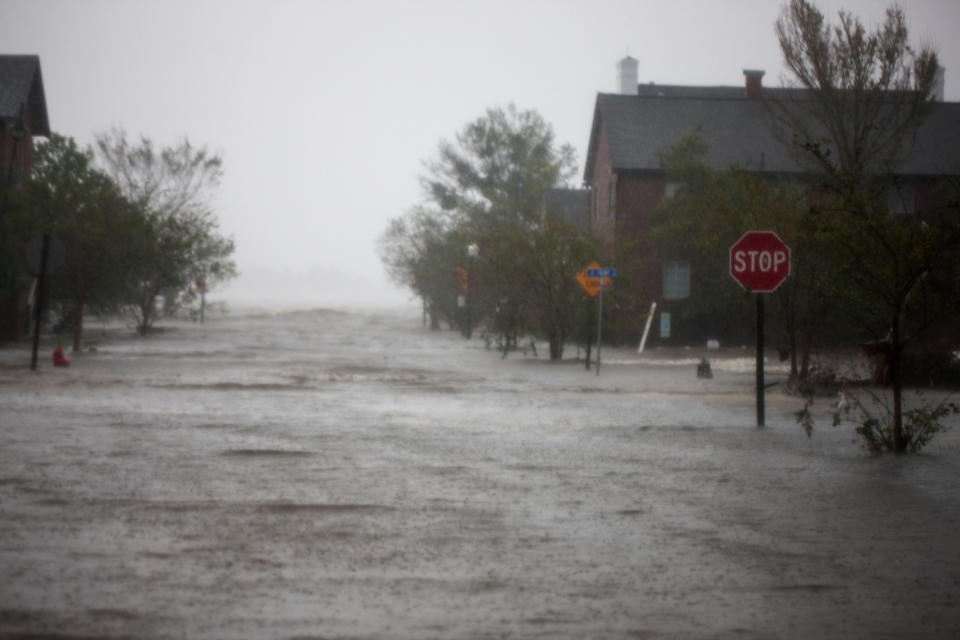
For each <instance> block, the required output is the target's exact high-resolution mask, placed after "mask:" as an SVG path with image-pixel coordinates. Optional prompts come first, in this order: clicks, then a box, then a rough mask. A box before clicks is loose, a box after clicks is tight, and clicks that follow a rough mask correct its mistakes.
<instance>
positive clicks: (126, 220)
mask: <svg viewBox="0 0 960 640" xmlns="http://www.w3.org/2000/svg"><path fill="white" fill-rule="evenodd" d="M26 193H27V201H28V203H29V209H30V211H31V212H32V214H31V218H32V220H33V222H34V224H35V225H36V233H38V234H39V233H53V234H54V235H55V236H56V237H57V238H58V239H59V240H60V242H61V243H62V245H63V247H64V265H63V266H62V267H61V268H60V269H59V270H58V271H57V272H56V273H55V274H53V278H51V284H52V285H53V287H52V291H53V293H54V295H57V294H59V295H62V296H65V297H67V298H68V299H70V300H71V301H72V303H73V308H72V309H71V314H72V315H71V320H72V323H73V326H72V327H71V328H72V330H73V349H74V351H76V350H78V349H79V348H80V341H81V338H82V334H83V315H84V312H85V310H86V309H87V307H88V306H93V307H94V308H98V309H101V310H106V309H110V308H112V307H115V306H116V305H117V304H118V303H120V302H121V301H122V295H123V285H124V282H125V277H126V274H127V273H128V270H129V269H130V268H131V266H132V265H134V264H135V263H136V262H137V260H138V259H139V256H138V254H137V252H136V245H137V242H138V241H139V239H140V238H141V237H142V234H143V232H144V228H143V219H142V217H141V216H140V215H139V213H138V212H137V211H136V210H135V208H134V207H133V206H132V205H131V203H130V202H129V201H128V200H127V199H126V198H124V197H123V196H122V195H121V193H120V191H119V189H118V188H117V186H116V184H115V183H114V182H113V181H112V180H111V179H110V178H109V176H107V175H106V174H105V173H103V172H102V171H99V170H97V169H96V168H94V166H93V152H92V151H91V150H90V149H80V148H79V147H78V146H77V144H76V142H75V141H74V140H73V138H67V137H64V136H61V135H58V134H56V133H54V134H52V135H51V136H50V138H49V140H47V141H45V142H43V143H41V144H40V145H38V146H37V150H36V155H35V158H34V167H33V175H32V177H31V180H30V184H29V188H28V189H27V191H26Z"/></svg>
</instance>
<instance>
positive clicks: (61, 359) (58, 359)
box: [53, 347, 70, 367]
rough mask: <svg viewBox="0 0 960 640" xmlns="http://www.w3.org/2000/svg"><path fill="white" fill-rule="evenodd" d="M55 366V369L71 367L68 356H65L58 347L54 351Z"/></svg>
mask: <svg viewBox="0 0 960 640" xmlns="http://www.w3.org/2000/svg"><path fill="white" fill-rule="evenodd" d="M53 366H55V367H69V366H70V361H69V360H67V358H66V356H64V355H63V349H61V348H60V347H57V348H56V349H54V350H53Z"/></svg>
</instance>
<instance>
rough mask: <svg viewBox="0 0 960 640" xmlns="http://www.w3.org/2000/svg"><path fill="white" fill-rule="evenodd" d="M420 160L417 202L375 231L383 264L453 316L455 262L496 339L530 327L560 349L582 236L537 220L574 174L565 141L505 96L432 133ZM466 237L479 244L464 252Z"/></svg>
mask: <svg viewBox="0 0 960 640" xmlns="http://www.w3.org/2000/svg"><path fill="white" fill-rule="evenodd" d="M426 169H427V170H426V173H425V175H424V176H423V177H422V179H421V183H422V185H423V189H424V198H425V202H424V203H423V205H422V206H420V207H417V208H415V209H413V210H412V211H411V212H409V213H408V214H407V216H405V217H404V218H401V219H397V220H394V221H392V222H391V223H390V226H389V227H388V229H387V231H386V232H385V234H384V236H383V237H382V239H381V256H382V258H383V260H384V263H385V264H386V266H387V269H388V271H389V272H390V273H391V274H392V276H393V277H394V279H395V280H397V281H399V282H406V283H408V284H409V285H410V286H411V287H412V288H413V289H414V290H415V291H416V292H417V293H419V294H420V295H422V296H423V297H424V300H425V301H426V303H427V305H428V307H429V308H430V309H431V310H435V311H436V312H437V313H438V314H439V315H443V316H445V317H447V318H448V319H449V320H450V321H451V322H452V323H453V324H456V325H462V324H463V323H464V322H465V320H466V318H465V317H464V314H463V313H462V312H459V311H457V310H456V307H455V306H453V305H455V304H456V300H457V295H458V293H460V291H461V289H460V283H459V280H458V277H457V268H458V267H459V268H461V269H466V270H467V272H468V273H469V276H468V277H469V296H470V297H469V300H470V311H471V313H472V315H473V317H474V318H481V317H482V318H484V319H486V324H487V327H488V329H490V330H492V331H493V332H494V333H495V334H496V335H497V336H498V339H499V340H500V341H501V343H502V344H503V345H504V347H505V348H509V347H510V346H512V345H515V344H516V341H517V338H518V336H519V335H521V334H522V333H525V332H528V331H533V332H537V333H538V334H540V335H543V336H545V337H546V338H547V339H548V340H549V341H550V344H551V347H550V352H551V357H553V358H559V357H561V355H562V345H563V341H564V339H565V338H566V337H567V336H568V335H569V332H570V327H571V326H572V324H571V323H572V321H571V317H572V314H573V310H572V305H569V304H567V303H568V302H569V300H571V299H572V296H573V294H574V293H575V292H576V287H577V284H576V282H575V280H574V275H575V274H576V272H577V271H578V270H579V269H580V268H582V264H579V262H577V263H576V264H574V261H575V260H576V261H580V260H581V259H582V258H581V257H580V256H582V255H587V253H586V252H585V251H584V247H587V246H589V242H590V241H589V240H588V239H587V238H584V237H583V236H581V235H580V234H578V233H577V232H576V231H575V230H573V229H570V228H566V227H565V226H563V225H561V224H558V223H553V222H550V221H548V220H545V219H544V217H543V196H544V193H545V191H546V190H547V189H549V188H551V187H556V186H561V185H563V184H564V182H565V181H567V180H568V179H570V178H571V177H572V176H573V175H574V172H575V170H576V167H575V163H574V152H573V149H572V147H570V146H569V145H562V146H560V147H558V146H557V145H556V143H555V142H554V135H553V130H552V128H551V127H550V126H549V125H548V124H547V123H546V122H545V121H544V120H543V118H542V117H541V116H540V115H539V114H537V113H536V112H534V111H519V110H517V109H516V107H514V106H513V105H510V106H508V107H507V108H505V109H504V108H495V109H489V110H488V111H487V112H486V114H485V115H484V116H483V117H481V118H478V119H477V120H474V121H473V122H471V123H469V124H467V125H466V126H465V127H464V129H463V130H462V131H461V132H460V133H459V134H458V135H457V136H456V138H455V141H454V142H449V141H441V143H440V145H439V148H438V153H437V157H436V158H434V159H433V160H431V161H430V162H428V163H427V164H426ZM470 244H475V245H477V247H478V248H479V254H478V255H477V256H476V257H475V258H469V257H468V256H467V252H466V249H467V246H468V245H470ZM432 315H433V314H432ZM434 317H435V316H434Z"/></svg>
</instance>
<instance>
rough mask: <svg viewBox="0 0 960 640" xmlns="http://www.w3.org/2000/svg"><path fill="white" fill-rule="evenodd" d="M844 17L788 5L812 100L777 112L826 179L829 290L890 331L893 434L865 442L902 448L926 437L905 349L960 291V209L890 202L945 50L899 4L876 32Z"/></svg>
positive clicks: (795, 56) (805, 159)
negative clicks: (910, 399) (959, 257)
mask: <svg viewBox="0 0 960 640" xmlns="http://www.w3.org/2000/svg"><path fill="white" fill-rule="evenodd" d="M839 19H840V22H839V25H837V26H830V25H829V24H827V22H826V21H825V20H824V17H823V15H822V14H821V13H820V11H819V10H817V9H816V7H815V6H813V5H812V4H811V3H809V2H807V1H806V0H791V2H790V3H789V4H788V5H786V6H785V7H784V9H783V12H782V14H781V17H780V19H779V20H778V21H777V24H776V32H777V37H778V39H779V43H780V49H781V51H782V53H783V56H784V61H785V63H786V65H787V68H788V69H789V71H790V74H791V78H792V85H793V86H794V87H796V88H798V89H801V90H803V92H804V96H805V97H804V99H802V100H792V101H788V100H784V101H781V102H774V103H772V107H773V113H774V115H775V116H776V121H777V124H778V126H779V128H780V130H781V131H782V132H783V134H784V138H785V140H787V141H788V142H789V143H790V144H792V146H793V149H794V150H795V152H796V155H797V158H798V159H799V161H800V162H801V163H803V165H804V166H806V167H807V168H808V169H809V170H810V171H811V172H814V173H815V174H816V175H819V177H820V184H819V185H818V188H819V190H820V193H819V197H818V200H817V202H816V203H815V205H814V207H813V209H812V211H811V215H810V217H809V223H810V224H811V225H812V227H813V229H812V233H814V234H815V235H816V237H817V238H818V242H819V243H821V245H822V246H823V247H825V248H826V251H825V252H824V255H825V256H829V257H832V258H833V259H834V260H833V264H832V265H831V266H830V269H829V272H830V273H831V278H830V279H829V280H824V281H823V282H822V283H820V284H821V286H822V287H823V289H824V290H825V291H828V292H830V293H831V295H833V296H834V297H836V298H837V299H840V300H843V301H845V302H844V304H843V309H844V310H845V311H847V312H849V313H850V314H852V315H854V316H855V317H857V319H858V320H859V321H860V322H861V325H862V326H863V327H864V329H865V330H866V331H868V332H869V333H870V334H871V335H872V336H873V337H874V338H875V339H876V338H881V337H883V336H887V348H888V358H887V359H888V363H889V374H890V375H889V378H890V385H891V390H892V391H891V393H892V409H891V424H890V427H889V432H890V433H889V438H887V436H886V435H885V434H881V433H880V432H879V431H878V432H876V433H872V434H870V435H868V436H865V437H867V438H868V440H869V439H870V438H871V437H875V438H878V439H880V440H884V441H888V442H889V447H890V448H891V449H892V450H894V451H896V452H903V451H906V450H907V449H908V448H912V447H914V445H915V444H916V443H917V441H916V439H915V435H916V433H917V432H915V431H910V432H907V431H905V430H904V423H903V406H902V386H903V383H902V378H901V369H902V362H903V350H904V347H905V346H906V345H907V344H908V343H909V342H910V341H911V339H912V338H913V337H914V336H915V335H916V333H915V331H916V330H917V329H920V328H921V326H922V325H923V324H926V322H927V321H928V320H929V319H930V316H929V312H930V311H931V310H932V309H933V308H934V307H933V306H931V305H927V304H921V303H923V302H924V301H931V300H936V301H937V306H940V308H941V310H945V308H947V307H951V306H954V305H950V304H944V303H945V302H946V301H949V300H954V301H955V300H956V299H957V297H958V296H957V292H956V284H957V283H956V279H955V278H954V279H951V278H944V277H942V276H943V274H948V273H955V265H956V258H955V256H956V253H957V251H958V250H960V229H958V216H957V215H956V213H957V212H956V211H955V210H954V211H951V212H950V214H951V215H944V214H945V211H944V210H942V209H941V210H927V211H917V212H916V214H915V215H913V216H912V217H910V218H905V217H904V216H902V215H894V214H893V213H892V212H891V210H890V207H889V204H888V203H889V198H888V189H890V188H891V185H893V186H894V187H895V186H896V185H897V177H896V173H897V170H898V168H899V167H900V166H901V162H902V160H903V159H904V157H905V154H906V153H907V152H908V151H909V148H910V144H912V141H913V136H912V133H913V132H914V131H916V129H917V128H918V127H919V126H920V124H921V123H922V121H923V119H924V117H925V116H926V114H927V113H928V112H929V109H930V102H931V99H932V95H933V90H934V87H935V83H936V75H937V70H938V64H937V55H936V52H935V51H933V50H932V49H930V48H921V49H915V48H913V47H912V46H911V45H910V44H909V42H908V31H907V26H906V19H905V17H904V14H903V12H902V11H901V10H900V9H899V8H896V7H893V8H890V9H888V10H887V11H886V16H885V20H884V22H883V23H882V24H881V25H880V26H878V27H877V28H876V29H875V30H874V31H868V30H867V29H866V28H865V27H864V26H863V25H862V24H861V22H860V21H859V19H857V18H855V17H854V16H852V15H851V14H849V13H845V12H841V13H840V14H839ZM955 197H956V196H955V194H954V196H953V199H954V202H955ZM954 208H955V206H954ZM825 272H826V271H825ZM935 286H936V287H947V288H948V289H952V291H949V290H941V291H934V290H933V288H934V287H935ZM952 313H956V311H955V310H954V311H952ZM954 317H955V316H954Z"/></svg>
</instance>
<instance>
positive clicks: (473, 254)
mask: <svg viewBox="0 0 960 640" xmlns="http://www.w3.org/2000/svg"><path fill="white" fill-rule="evenodd" d="M479 253H480V247H478V246H477V243H476V242H471V243H470V244H469V245H467V290H466V291H465V292H464V295H466V297H467V339H468V340H469V339H470V336H472V335H473V296H472V295H471V294H470V271H471V270H472V269H473V263H474V262H475V261H476V258H477V255H479Z"/></svg>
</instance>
